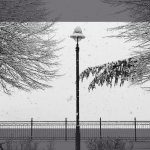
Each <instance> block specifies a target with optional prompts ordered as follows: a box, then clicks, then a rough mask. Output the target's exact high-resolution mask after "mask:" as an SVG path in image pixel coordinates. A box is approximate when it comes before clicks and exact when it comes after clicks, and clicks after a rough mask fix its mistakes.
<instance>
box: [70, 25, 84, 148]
mask: <svg viewBox="0 0 150 150" xmlns="http://www.w3.org/2000/svg"><path fill="white" fill-rule="evenodd" d="M70 37H71V38H73V39H74V40H75V41H76V142H75V150H80V122H79V41H80V40H81V39H84V38H85V36H84V35H83V34H82V30H81V28H80V27H76V28H75V30H74V32H73V34H72V35H71V36H70Z"/></svg>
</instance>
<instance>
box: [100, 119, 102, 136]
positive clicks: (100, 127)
mask: <svg viewBox="0 0 150 150" xmlns="http://www.w3.org/2000/svg"><path fill="white" fill-rule="evenodd" d="M99 134H100V138H102V119H101V117H100V132H99Z"/></svg>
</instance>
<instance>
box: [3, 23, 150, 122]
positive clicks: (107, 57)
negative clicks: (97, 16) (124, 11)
mask: <svg viewBox="0 0 150 150" xmlns="http://www.w3.org/2000/svg"><path fill="white" fill-rule="evenodd" d="M122 24H124V23H111V22H105V23H100V22H86V23H84V22H73V23H71V22H60V23H58V24H57V25H56V28H57V32H56V33H57V35H56V38H57V39H58V40H61V39H64V41H63V42H62V43H61V45H60V46H63V47H64V48H63V49H61V50H60V52H59V55H60V57H59V62H60V63H61V66H60V74H64V75H63V76H62V77H60V78H58V79H56V80H54V81H53V82H52V85H53V86H54V87H53V88H51V89H47V90H45V91H33V92H32V93H25V92H21V91H17V92H16V93H13V94H12V96H8V95H5V94H4V93H2V92H1V95H0V100H1V103H0V120H30V118H31V117H33V118H34V120H51V121H53V120H64V119H65V117H67V118H68V120H75V110H76V109H75V106H76V103H75V102H76V101H75V79H76V78H75V42H74V41H73V39H70V34H72V33H73V30H74V28H75V27H76V26H80V27H81V28H82V30H83V34H84V35H85V36H86V38H85V39H84V40H82V41H81V42H80V72H81V71H83V70H84V69H86V68H87V67H88V66H95V65H100V64H103V63H106V62H109V61H113V60H118V59H123V58H127V57H130V56H131V55H130V54H131V52H132V51H131V50H130V48H131V47H132V43H124V41H123V40H120V39H115V38H114V39H110V38H103V37H105V36H107V35H111V34H113V33H112V32H108V31H107V28H110V27H115V26H118V25H122ZM89 81H90V80H85V82H83V83H80V120H99V118H100V117H102V120H133V119H134V117H137V120H150V116H149V112H150V110H149V106H150V100H149V96H150V92H146V91H143V90H142V89H141V88H140V87H138V86H136V87H135V86H131V87H129V86H128V84H127V83H126V84H125V85H124V86H123V87H121V88H120V87H119V86H116V87H113V88H109V87H105V86H104V87H97V89H95V90H94V91H93V92H88V89H87V88H88V83H89Z"/></svg>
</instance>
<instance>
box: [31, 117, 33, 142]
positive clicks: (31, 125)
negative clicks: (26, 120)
mask: <svg viewBox="0 0 150 150" xmlns="http://www.w3.org/2000/svg"><path fill="white" fill-rule="evenodd" d="M32 138H33V118H31V140H32Z"/></svg>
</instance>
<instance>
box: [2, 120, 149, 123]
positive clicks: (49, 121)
mask: <svg viewBox="0 0 150 150" xmlns="http://www.w3.org/2000/svg"><path fill="white" fill-rule="evenodd" d="M32 121H33V122H35V123H36V122H37V123H64V122H66V121H65V120H63V121H36V120H32ZM30 122H31V121H29V120H28V121H0V123H30ZM67 122H68V123H69V122H70V123H76V121H69V120H67ZM80 122H81V123H82V122H84V123H99V122H100V121H80ZM101 122H102V123H133V122H135V121H101ZM136 122H137V123H138V122H139V123H150V121H139V120H137V121H136Z"/></svg>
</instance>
